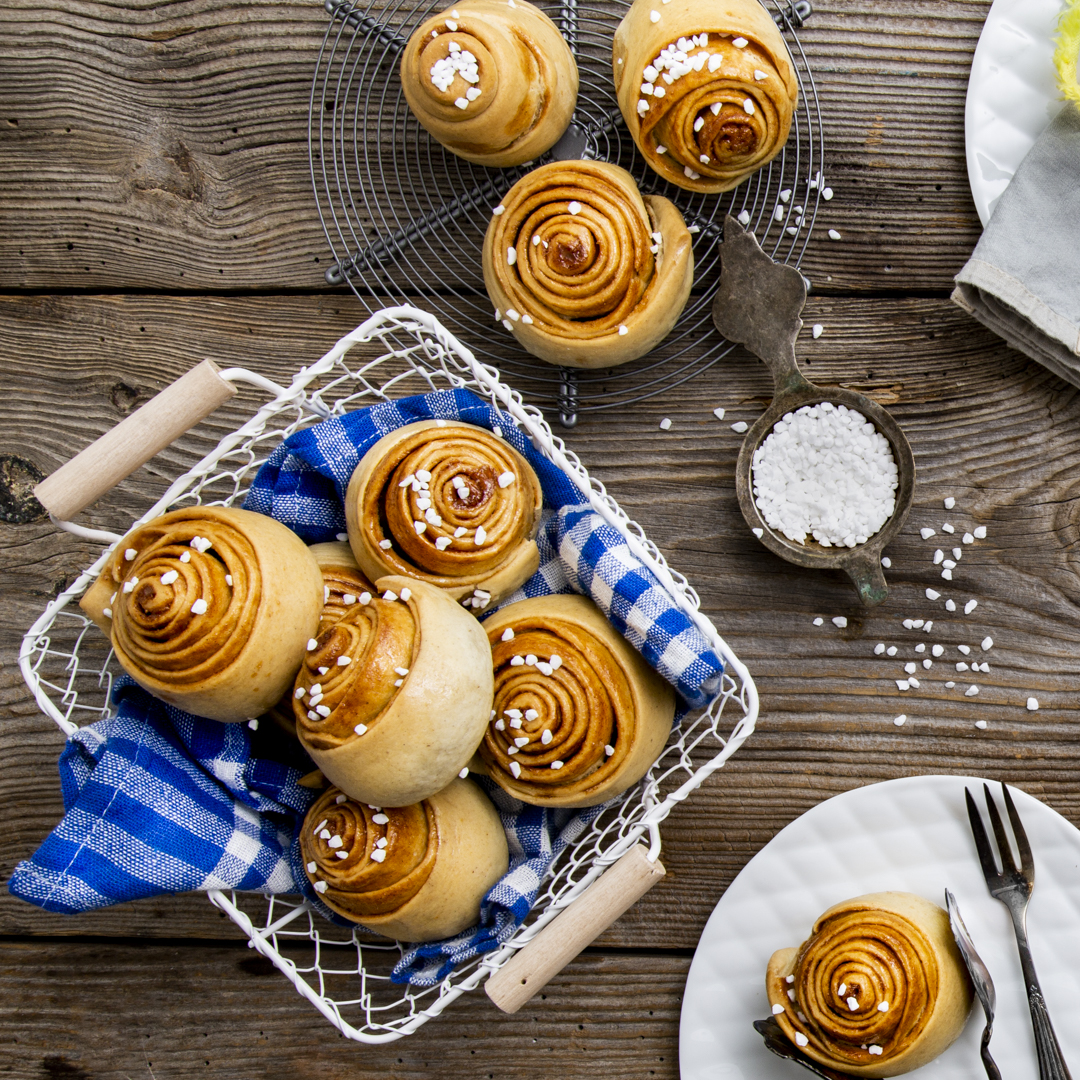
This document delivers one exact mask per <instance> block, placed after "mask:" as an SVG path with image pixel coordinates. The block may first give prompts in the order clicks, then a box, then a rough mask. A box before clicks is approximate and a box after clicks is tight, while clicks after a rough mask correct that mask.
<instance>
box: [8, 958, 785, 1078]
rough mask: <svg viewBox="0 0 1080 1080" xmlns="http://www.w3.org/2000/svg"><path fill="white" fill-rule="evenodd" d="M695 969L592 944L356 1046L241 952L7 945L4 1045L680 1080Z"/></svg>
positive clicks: (78, 1068)
mask: <svg viewBox="0 0 1080 1080" xmlns="http://www.w3.org/2000/svg"><path fill="white" fill-rule="evenodd" d="M688 967H689V961H688V960H687V959H686V958H684V957H663V956H661V957H645V956H632V957H618V956H600V955H595V954H586V955H584V956H582V957H579V958H578V959H577V960H576V961H574V963H573V964H571V965H570V966H569V967H568V968H567V969H566V970H565V971H564V972H563V973H562V975H561V976H559V977H558V978H557V979H556V980H555V981H554V982H552V983H551V984H550V985H549V986H548V987H547V990H546V991H545V994H544V996H543V998H536V999H534V1000H533V1001H532V1002H530V1003H529V1004H528V1005H526V1006H525V1008H523V1009H522V1011H521V1012H520V1013H518V1014H516V1015H515V1016H504V1015H502V1014H500V1013H499V1012H497V1011H496V1009H495V1006H494V1005H492V1004H491V1003H490V1002H489V1001H488V999H487V998H486V997H485V996H484V994H483V992H482V991H477V992H474V993H472V994H469V995H466V996H465V997H463V998H460V999H458V1000H457V1001H456V1002H453V1003H452V1004H451V1005H450V1006H449V1007H448V1009H447V1011H446V1013H444V1014H443V1015H442V1016H441V1017H438V1018H436V1019H435V1020H432V1021H430V1022H429V1023H428V1024H427V1025H426V1026H425V1027H423V1028H421V1029H420V1031H419V1032H418V1033H417V1034H415V1035H412V1036H409V1037H407V1038H404V1039H401V1040H399V1041H397V1042H394V1043H390V1044H387V1045H383V1046H359V1045H357V1044H355V1043H353V1042H350V1041H347V1040H345V1039H343V1038H342V1037H341V1036H340V1035H339V1034H338V1033H337V1032H336V1031H335V1030H334V1029H333V1028H332V1027H331V1026H330V1025H329V1024H328V1023H327V1022H326V1021H325V1020H324V1019H323V1018H322V1017H321V1016H319V1014H318V1013H316V1012H315V1010H314V1009H313V1008H312V1007H311V1006H310V1005H309V1004H308V1003H307V1002H306V1001H304V1000H303V999H302V998H300V997H299V996H298V995H297V994H296V992H295V991H294V990H293V988H292V987H291V986H290V985H289V983H288V982H287V981H286V980H285V979H284V978H282V977H281V976H280V975H279V974H278V973H277V972H276V971H275V970H274V968H273V967H272V966H271V965H270V963H269V962H268V961H265V960H263V959H262V958H261V957H258V956H256V955H254V954H252V953H250V952H248V950H246V949H243V948H207V947H205V946H199V945H192V946H182V947H175V946H168V945H153V946H122V945H109V944H82V943H59V942H30V943H25V942H4V943H0V972H2V974H3V981H4V985H5V987H6V992H5V994H4V995H3V998H2V1004H0V1016H2V1017H3V1035H0V1041H2V1042H3V1043H4V1044H6V1045H5V1046H4V1070H5V1075H7V1076H10V1077H11V1078H12V1080H40V1078H41V1077H42V1076H46V1077H72V1078H80V1080H89V1078H90V1077H93V1078H94V1080H132V1078H135V1077H138V1078H140V1080H141V1078H146V1077H152V1078H153V1080H169V1078H172V1077H176V1078H180V1077H183V1078H185V1080H186V1078H187V1077H190V1076H191V1075H192V1073H196V1072H197V1073H198V1074H200V1075H202V1076H209V1077H222V1078H225V1077H229V1078H232V1077H237V1076H243V1077H251V1078H253V1080H254V1078H259V1080H287V1078H292V1077H294V1076H297V1075H309V1074H310V1072H311V1068H312V1063H313V1062H318V1071H319V1075H321V1076H333V1077H346V1076H348V1077H352V1078H357V1080H359V1078H368V1077H370V1078H371V1080H375V1078H378V1080H384V1078H388V1077H393V1078H395V1080H398V1078H400V1080H404V1078H407V1077H430V1076H440V1077H444V1076H445V1077H451V1076H452V1077H473V1078H477V1077H486V1078H488V1080H496V1078H498V1080H504V1078H506V1077H512V1076H525V1075H528V1076H539V1075H543V1076H563V1077H567V1078H568V1080H572V1078H576V1077H581V1078H582V1080H584V1078H586V1077H595V1076H597V1075H604V1076H626V1077H628V1076H656V1077H671V1078H674V1077H677V1076H678V1066H677V1043H678V1017H679V1008H680V1004H681V998H682V989H683V984H684V982H685V979H686V972H687V970H688ZM103 1002H108V1006H107V1008H103V1007H102V1003H103ZM166 1018H167V1019H166ZM766 1052H767V1051H765V1049H764V1048H762V1053H766Z"/></svg>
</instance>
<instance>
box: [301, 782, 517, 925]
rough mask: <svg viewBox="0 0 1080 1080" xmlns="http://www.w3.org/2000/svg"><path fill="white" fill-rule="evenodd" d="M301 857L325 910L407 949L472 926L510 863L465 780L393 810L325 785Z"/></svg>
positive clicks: (498, 828) (494, 825) (499, 830)
mask: <svg viewBox="0 0 1080 1080" xmlns="http://www.w3.org/2000/svg"><path fill="white" fill-rule="evenodd" d="M300 850H301V854H302V856H303V859H304V867H305V870H306V871H307V875H308V878H309V880H310V881H311V882H312V883H313V884H314V886H315V890H316V892H318V893H319V895H320V898H321V899H322V901H323V902H324V903H325V904H326V905H327V907H329V908H330V909H331V910H333V911H336V912H337V913H338V914H339V915H342V916H344V917H345V918H347V919H352V920H353V921H354V922H358V923H363V925H364V926H366V927H369V928H370V929H372V930H376V931H378V932H379V933H380V934H386V935H387V936H388V937H396V938H401V939H403V940H406V941H435V940H437V939H439V938H444V937H450V936H452V935H454V934H458V933H460V932H461V931H462V930H464V929H466V928H467V927H469V926H472V925H473V924H474V923H475V922H477V920H478V919H479V917H480V902H481V901H482V900H483V898H484V894H485V893H486V892H487V891H488V889H490V888H491V886H492V885H494V884H495V882H496V881H498V880H499V878H500V877H502V876H503V874H505V873H506V870H507V867H508V865H509V854H508V850H507V844H506V833H505V832H504V831H503V827H502V824H501V823H500V821H499V815H498V814H497V813H496V811H495V808H494V807H493V806H492V805H491V802H490V801H489V800H488V798H487V796H485V795H484V794H483V792H481V791H480V789H479V788H478V787H477V786H476V785H475V784H473V783H471V782H470V781H468V780H454V781H453V782H452V783H451V784H449V785H448V786H447V787H445V788H444V789H443V790H442V791H440V792H438V793H437V794H434V795H432V796H431V797H430V798H428V799H425V800H424V801H423V802H420V803H416V804H413V805H411V806H403V807H400V808H398V809H392V808H390V807H380V806H379V805H378V804H375V805H373V806H369V805H367V804H365V803H359V802H356V801H354V800H352V799H349V798H348V796H346V795H345V794H344V793H343V792H341V791H339V790H338V789H337V788H333V787H332V788H330V789H329V790H327V791H326V792H324V793H323V794H322V795H321V796H320V797H319V798H318V799H317V800H316V801H315V803H314V804H313V805H312V807H311V809H310V810H309V811H308V813H307V816H306V818H305V819H304V824H303V826H302V827H301V830H300Z"/></svg>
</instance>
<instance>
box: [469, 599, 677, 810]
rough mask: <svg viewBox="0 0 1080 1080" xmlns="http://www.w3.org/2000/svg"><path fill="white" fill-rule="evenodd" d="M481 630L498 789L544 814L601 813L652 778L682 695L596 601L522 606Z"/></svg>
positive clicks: (490, 754) (486, 751)
mask: <svg viewBox="0 0 1080 1080" xmlns="http://www.w3.org/2000/svg"><path fill="white" fill-rule="evenodd" d="M484 629H485V630H486V631H487V635H488V641H489V642H490V643H491V651H492V660H493V664H494V671H495V704H494V716H493V717H492V720H491V723H490V724H489V725H488V727H487V731H486V732H485V733H484V741H483V742H482V743H481V744H480V751H479V756H480V759H481V761H482V763H483V766H484V768H485V770H486V771H487V773H488V775H489V776H491V778H492V779H493V780H494V781H495V782H496V783H497V784H499V785H500V786H501V787H503V788H505V789H506V790H507V791H508V792H509V793H510V794H511V795H513V796H514V797H515V798H518V799H520V800H521V801H522V802H526V803H532V804H535V805H538V806H595V805H596V804H597V803H601V802H604V801H605V800H606V799H610V798H612V797H613V796H615V795H618V794H619V793H620V792H622V791H625V790H626V789H627V788H628V787H630V786H631V785H632V784H635V783H636V782H637V781H638V780H640V779H641V777H642V776H644V775H645V773H646V771H647V770H648V768H649V766H650V765H652V763H653V762H654V761H655V760H656V758H657V757H658V756H659V754H660V751H661V750H663V748H664V744H665V743H666V742H667V737H668V734H669V732H670V731H671V721H672V719H673V717H674V715H675V694H674V691H673V690H672V689H671V687H670V686H669V685H668V684H667V683H666V682H664V680H663V679H661V678H660V676H659V675H657V674H656V672H655V671H653V670H652V668H650V667H649V665H648V664H646V663H645V661H644V660H643V659H642V658H641V656H640V655H639V654H638V653H637V651H636V650H635V649H634V648H633V647H632V646H631V645H630V644H629V643H628V642H627V641H626V640H625V639H624V638H623V637H622V635H621V634H619V633H618V632H617V631H616V630H615V628H614V627H613V626H612V625H611V623H609V622H608V621H607V619H606V618H605V617H604V615H603V613H602V612H601V611H600V609H599V608H598V607H597V606H596V605H595V604H594V603H593V602H592V601H591V600H587V599H586V598H585V597H583V596H543V597H537V598H535V599H532V600H522V601H519V602H518V603H516V604H510V605H508V606H507V607H505V608H503V609H502V610H501V611H497V612H495V614H494V615H492V616H491V617H490V618H489V619H487V620H486V621H485V623H484Z"/></svg>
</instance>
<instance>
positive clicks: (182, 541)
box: [80, 506, 323, 722]
mask: <svg viewBox="0 0 1080 1080" xmlns="http://www.w3.org/2000/svg"><path fill="white" fill-rule="evenodd" d="M129 551H130V552H133V555H132V557H131V558H130V559H129V558H126V556H125V553H126V552H129ZM322 589H323V583H322V575H321V573H320V571H319V567H318V564H317V563H316V562H315V559H314V558H313V557H312V556H311V554H310V552H309V551H308V549H307V548H306V547H305V546H304V543H303V541H301V540H300V538H299V537H298V536H296V534H295V533H293V532H291V531H290V530H289V529H287V528H286V527H285V526H284V525H282V524H281V523H280V522H278V521H275V520H274V519H273V518H269V517H266V516H264V515H262V514H255V513H252V512H250V511H248V510H240V509H236V508H232V507H228V508H225V507H213V506H210V507H200V506H196V507H191V508H188V509H184V510H174V511H171V512H170V513H168V514H164V515H162V516H161V517H159V518H156V519H155V520H153V521H151V522H148V523H147V524H145V525H140V526H139V527H137V528H136V529H134V530H133V531H132V532H131V533H129V534H128V535H127V536H126V537H124V539H123V540H121V542H120V543H119V544H118V545H117V547H116V550H115V551H114V552H113V555H112V557H111V558H110V559H109V561H108V562H107V563H106V565H105V568H104V570H103V571H102V573H101V575H100V577H99V578H98V581H97V582H96V583H95V584H94V586H92V587H91V589H89V590H88V591H87V593H86V594H85V595H84V597H83V599H82V601H81V602H80V603H81V606H82V607H83V609H84V610H85V611H86V612H87V613H88V614H89V615H90V617H91V618H93V619H94V621H95V622H97V624H98V625H99V626H102V627H103V628H105V627H107V628H108V629H107V632H108V633H109V636H110V639H111V641H112V645H113V649H114V650H115V652H116V657H117V659H118V660H119V662H120V664H121V666H122V667H123V668H124V670H125V671H127V672H128V674H129V675H131V676H132V678H134V679H135V681H136V682H137V683H139V685H140V686H143V687H144V688H145V689H147V690H149V691H150V693H152V694H154V695H155V696H156V697H159V698H161V699H162V700H163V701H166V702H169V703H170V704H173V705H176V706H178V707H179V708H182V709H186V710H187V711H188V712H192V713H195V714H196V715H199V716H206V717H209V718H211V719H213V720H223V721H232V722H237V721H241V720H246V719H249V718H251V717H257V716H259V715H260V714H261V713H263V712H265V711H266V710H267V709H268V708H269V707H270V706H271V705H273V704H274V703H276V702H277V701H278V700H279V699H280V697H281V696H282V694H283V693H284V692H285V691H286V690H287V689H288V687H289V686H290V685H291V683H292V681H293V678H294V676H295V674H296V671H297V669H298V668H299V666H300V662H301V660H302V659H303V655H304V648H305V645H306V643H307V640H308V639H309V638H310V637H311V636H312V634H314V632H315V630H316V628H317V626H318V621H319V612H320V611H321V609H322V601H323V592H322ZM106 610H108V611H111V613H112V617H111V618H109V617H108V616H107V615H106V614H105V612H106Z"/></svg>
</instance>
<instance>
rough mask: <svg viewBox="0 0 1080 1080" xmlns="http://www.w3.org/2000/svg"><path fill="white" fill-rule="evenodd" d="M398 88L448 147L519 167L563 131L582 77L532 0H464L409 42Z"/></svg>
mask: <svg viewBox="0 0 1080 1080" xmlns="http://www.w3.org/2000/svg"><path fill="white" fill-rule="evenodd" d="M401 86H402V89H403V90H404V92H405V100H406V101H407V102H408V103H409V108H410V109H412V111H413V115H414V116H415V117H416V119H417V120H419V121H420V125H421V126H422V127H423V128H425V129H426V130H427V131H428V132H429V133H430V134H431V135H432V136H433V137H434V138H435V139H436V140H437V141H438V142H440V143H442V145H443V146H445V147H446V148H447V150H450V151H452V152H453V153H455V154H457V155H458V156H459V157H463V158H465V160H466V161H473V162H476V163H477V164H478V165H494V166H507V165H520V164H522V163H523V162H526V161H532V159H533V158H536V157H539V156H540V155H541V154H542V153H544V151H545V150H548V149H550V148H551V147H552V146H553V145H554V144H555V143H556V142H558V140H559V137H560V136H561V135H562V133H563V132H564V131H565V130H566V127H567V125H568V124H569V123H570V118H571V116H572V115H573V112H574V105H575V104H576V102H577V91H578V70H577V64H576V63H575V62H574V57H573V54H572V53H571V52H570V48H569V46H568V45H567V44H566V42H565V41H564V40H563V36H562V34H560V33H559V30H558V28H557V27H556V26H555V24H554V23H553V22H552V21H551V20H550V19H549V18H548V17H547V16H546V15H545V14H544V13H543V12H542V11H541V10H540V9H539V8H537V7H534V6H533V5H532V4H530V3H527V2H526V0H511V2H510V3H505V2H503V0H462V2H461V3H459V4H458V5H457V6H455V7H453V8H448V9H447V10H446V11H443V12H441V13H440V14H438V15H433V16H432V17H431V18H429V19H427V20H426V21H425V22H423V23H421V25H420V26H419V27H418V28H417V30H416V31H415V32H414V33H413V35H412V37H410V38H409V44H408V46H407V48H406V49H405V53H404V55H403V56H402V58H401Z"/></svg>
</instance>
